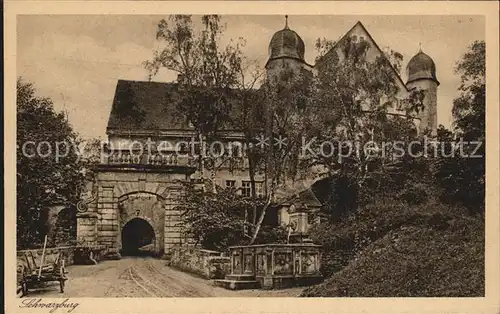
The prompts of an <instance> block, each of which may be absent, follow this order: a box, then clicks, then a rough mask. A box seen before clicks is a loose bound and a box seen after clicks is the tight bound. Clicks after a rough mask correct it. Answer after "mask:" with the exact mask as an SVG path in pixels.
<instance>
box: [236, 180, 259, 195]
mask: <svg viewBox="0 0 500 314" xmlns="http://www.w3.org/2000/svg"><path fill="white" fill-rule="evenodd" d="M255 190H256V193H255V194H256V196H257V197H262V196H264V185H263V182H255ZM241 194H242V195H243V196H245V197H250V196H252V182H250V181H242V182H241Z"/></svg>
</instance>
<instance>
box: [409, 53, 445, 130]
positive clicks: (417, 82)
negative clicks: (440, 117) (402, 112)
mask: <svg viewBox="0 0 500 314" xmlns="http://www.w3.org/2000/svg"><path fill="white" fill-rule="evenodd" d="M406 73H407V75H408V81H407V82H406V87H407V88H408V90H413V89H417V90H424V91H425V98H424V108H423V110H421V111H420V112H419V114H418V115H419V118H420V124H419V131H420V132H424V131H425V130H430V131H431V132H432V134H435V133H436V130H437V88H438V86H439V81H438V80H437V77H436V65H435V63H434V61H433V60H432V58H431V57H429V56H428V55H427V54H425V53H424V52H423V51H422V49H420V50H419V51H418V53H417V54H416V55H415V56H413V58H411V60H410V61H409V62H408V65H407V67H406Z"/></svg>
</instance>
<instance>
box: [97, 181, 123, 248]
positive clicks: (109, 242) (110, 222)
mask: <svg viewBox="0 0 500 314" xmlns="http://www.w3.org/2000/svg"><path fill="white" fill-rule="evenodd" d="M97 208H98V213H99V214H100V218H99V222H98V223H97V233H98V242H99V245H104V246H106V247H107V249H108V254H109V256H110V257H111V258H120V257H121V256H120V252H119V245H118V244H119V242H120V239H119V237H120V234H121V232H120V230H119V229H120V227H119V217H118V199H117V198H116V196H115V194H114V187H113V186H100V187H99V198H98V205H97Z"/></svg>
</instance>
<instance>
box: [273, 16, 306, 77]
mask: <svg viewBox="0 0 500 314" xmlns="http://www.w3.org/2000/svg"><path fill="white" fill-rule="evenodd" d="M304 52H305V45H304V41H303V40H302V38H300V36H299V35H298V34H297V33H296V32H295V31H293V30H291V29H290V28H289V27H288V15H287V16H285V27H284V28H283V29H282V30H279V31H277V32H276V33H275V34H274V35H273V37H272V38H271V41H270V43H269V59H268V60H267V63H266V72H267V78H268V80H269V81H270V82H272V81H274V80H276V79H279V78H278V76H279V75H280V74H282V73H283V72H284V71H289V70H291V71H293V72H294V73H300V72H301V71H302V70H304V69H306V70H310V69H311V65H309V64H307V63H306V61H305V60H304Z"/></svg>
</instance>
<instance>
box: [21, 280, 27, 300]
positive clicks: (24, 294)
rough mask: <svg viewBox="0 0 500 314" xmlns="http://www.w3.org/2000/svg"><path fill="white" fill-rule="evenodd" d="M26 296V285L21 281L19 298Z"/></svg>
mask: <svg viewBox="0 0 500 314" xmlns="http://www.w3.org/2000/svg"><path fill="white" fill-rule="evenodd" d="M27 294H28V283H27V282H26V281H23V283H22V284H21V296H22V297H24V296H26V295H27Z"/></svg>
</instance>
